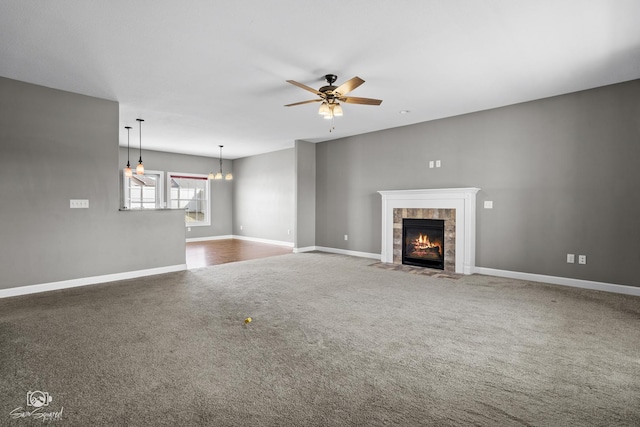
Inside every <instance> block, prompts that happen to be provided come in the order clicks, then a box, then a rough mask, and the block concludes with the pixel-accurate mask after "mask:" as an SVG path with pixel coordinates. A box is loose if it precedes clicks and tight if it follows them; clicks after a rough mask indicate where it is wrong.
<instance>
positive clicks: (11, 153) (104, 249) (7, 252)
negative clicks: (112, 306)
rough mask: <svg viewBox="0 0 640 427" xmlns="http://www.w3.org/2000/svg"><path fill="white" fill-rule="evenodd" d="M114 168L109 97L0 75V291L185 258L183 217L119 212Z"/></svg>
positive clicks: (114, 117)
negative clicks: (79, 205)
mask: <svg viewBox="0 0 640 427" xmlns="http://www.w3.org/2000/svg"><path fill="white" fill-rule="evenodd" d="M119 169H120V167H119V164H118V103H117V102H113V101H107V100H103V99H97V98H91V97H87V96H82V95H77V94H73V93H69V92H63V91H59V90H54V89H49V88H45V87H42V86H36V85H31V84H28V83H23V82H18V81H15V80H10V79H6V78H1V77H0V174H1V179H0V199H1V200H2V203H0V219H1V220H0V236H1V238H0V288H2V289H5V288H11V287H16V286H23V285H32V284H41V283H49V282H55V281H61V280H69V279H76V278H84V277H91V276H99V275H104V274H112V273H122V272H128V271H135V270H143V269H149V268H155V267H164V266H172V265H179V264H184V263H185V244H184V228H183V227H182V226H181V220H182V213H181V212H180V211H159V212H149V213H142V212H119V211H118V207H119V198H120V193H119V185H118V182H119ZM70 199H89V206H90V208H89V209H70V208H69V200H70Z"/></svg>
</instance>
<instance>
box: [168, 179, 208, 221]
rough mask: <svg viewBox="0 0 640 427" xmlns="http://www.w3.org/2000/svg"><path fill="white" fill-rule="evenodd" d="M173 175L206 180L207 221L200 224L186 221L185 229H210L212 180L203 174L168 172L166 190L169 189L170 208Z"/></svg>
mask: <svg viewBox="0 0 640 427" xmlns="http://www.w3.org/2000/svg"><path fill="white" fill-rule="evenodd" d="M172 175H180V176H186V177H191V176H192V177H194V178H205V181H206V184H205V187H204V188H205V197H206V200H207V209H206V212H205V219H204V221H201V222H199V223H196V224H194V223H188V224H187V222H186V221H185V223H184V226H185V227H208V226H210V225H211V180H210V179H208V177H209V175H207V174H201V173H193V172H167V180H166V183H167V184H166V188H167V203H168V204H169V206H170V203H171V176H172Z"/></svg>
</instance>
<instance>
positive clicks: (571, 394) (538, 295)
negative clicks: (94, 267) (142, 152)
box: [0, 253, 640, 426]
mask: <svg viewBox="0 0 640 427" xmlns="http://www.w3.org/2000/svg"><path fill="white" fill-rule="evenodd" d="M372 263H373V261H372V260H367V259H361V258H352V257H346V256H340V255H331V254H321V253H309V254H295V255H294V254H291V255H282V256H277V257H273V258H267V259H259V260H253V261H245V262H240V263H234V264H224V265H220V266H215V267H209V268H203V269H198V270H191V271H185V272H179V273H171V274H167V275H161V276H153V277H148V278H144V279H136V280H128V281H122V282H116V283H111V284H104V285H97V286H90V287H85V288H76V289H70V290H65V291H56V292H49V293H45V294H37V295H30V296H24V297H15V298H9V299H4V300H0V424H1V425H15V426H24V425H42V421H43V420H42V419H38V418H35V415H36V414H39V413H47V414H49V415H51V416H52V417H53V416H55V413H56V412H59V411H60V410H62V411H63V412H62V414H61V417H60V418H61V419H59V420H55V419H54V420H51V421H48V424H49V425H65V426H89V425H92V426H101V425H109V426H110V425H119V426H127V425H130V426H147V425H148V426H161V425H167V426H177V425H180V426H199V425H202V426H204V425H207V426H381V425H400V426H418V425H429V426H465V425H476V426H523V425H524V426H527V425H530V426H638V425H640V298H637V297H631V296H624V295H616V294H608V293H602V292H596V291H588V290H580V289H573V288H566V287H559V286H551V285H543V284H539V283H529V282H523V281H517V280H511V279H502V278H495V277H487V276H465V277H463V278H460V279H458V280H451V279H446V278H436V277H428V276H421V275H415V274H408V273H405V272H401V271H387V270H383V269H380V268H375V267H373V266H370V264H372ZM249 316H250V317H252V318H253V321H252V322H251V323H249V324H248V325H245V323H244V319H245V318H246V317H249ZM35 390H38V391H42V392H48V393H49V394H50V396H51V397H52V398H53V400H52V401H51V402H50V403H49V405H48V406H42V407H41V408H39V409H38V410H37V411H35V412H34V414H32V415H31V416H26V417H24V418H18V419H13V418H12V417H11V416H10V413H11V412H12V411H13V410H15V408H17V407H23V409H22V411H18V412H22V413H23V415H24V411H34V409H36V408H35V407H28V406H27V405H26V403H27V401H26V398H27V392H28V391H35ZM15 414H16V412H14V415H15Z"/></svg>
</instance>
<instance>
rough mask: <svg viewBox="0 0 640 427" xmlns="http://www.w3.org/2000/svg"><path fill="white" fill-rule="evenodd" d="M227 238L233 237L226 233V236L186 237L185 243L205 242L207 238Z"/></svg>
mask: <svg viewBox="0 0 640 427" xmlns="http://www.w3.org/2000/svg"><path fill="white" fill-rule="evenodd" d="M227 239H233V236H232V235H230V234H229V235H226V236H210V237H189V238H188V239H186V242H187V243H191V242H207V241H209V240H227Z"/></svg>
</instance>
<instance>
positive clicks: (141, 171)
mask: <svg viewBox="0 0 640 427" xmlns="http://www.w3.org/2000/svg"><path fill="white" fill-rule="evenodd" d="M136 120H137V121H138V125H139V126H140V160H138V166H136V175H144V165H143V164H142V122H144V120H142V119H136Z"/></svg>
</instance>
